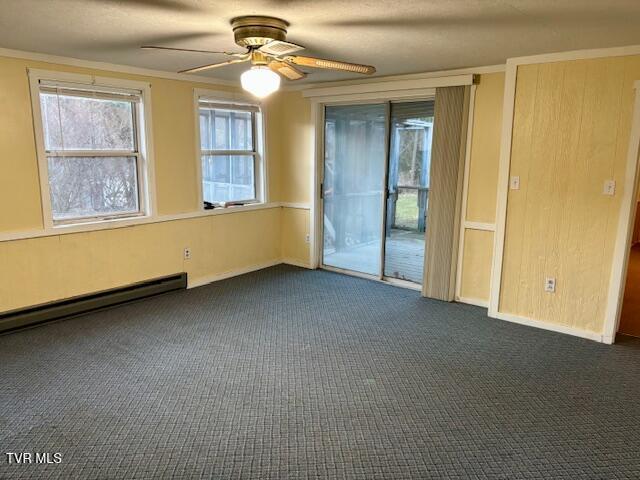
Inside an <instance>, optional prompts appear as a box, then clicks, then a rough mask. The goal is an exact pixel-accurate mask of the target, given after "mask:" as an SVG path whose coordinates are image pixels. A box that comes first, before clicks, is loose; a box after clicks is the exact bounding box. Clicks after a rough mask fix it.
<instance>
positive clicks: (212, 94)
mask: <svg viewBox="0 0 640 480" xmlns="http://www.w3.org/2000/svg"><path fill="white" fill-rule="evenodd" d="M203 102H206V103H210V104H211V105H212V106H217V107H218V108H220V109H228V110H234V108H235V109H237V110H245V111H246V110H248V109H252V110H253V109H255V110H256V111H255V112H253V113H254V115H253V119H254V120H253V121H252V122H251V128H252V143H253V150H252V151H249V150H203V149H202V144H201V138H202V132H201V131H200V104H201V103H203ZM193 106H194V122H195V123H194V127H195V146H196V172H197V182H198V186H197V187H198V189H197V191H198V205H199V207H198V210H199V211H210V210H207V209H206V208H205V205H204V192H203V190H204V176H203V172H202V156H203V155H213V156H216V155H218V156H223V155H229V156H232V155H242V156H246V155H251V156H252V157H253V186H254V192H255V198H253V199H237V200H229V202H228V203H227V205H226V207H227V208H230V207H234V206H235V207H237V206H243V205H260V204H265V203H267V201H268V200H267V167H266V165H267V161H266V157H267V155H266V148H265V138H266V128H265V123H266V122H265V116H266V114H265V107H264V104H263V103H262V102H260V101H258V100H256V99H255V98H252V97H249V96H247V95H243V94H241V93H231V92H222V91H218V90H209V89H202V88H195V89H194V95H193ZM214 206H215V208H216V209H218V208H222V206H223V202H219V203H218V202H216V203H214Z"/></svg>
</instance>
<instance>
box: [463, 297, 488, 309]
mask: <svg viewBox="0 0 640 480" xmlns="http://www.w3.org/2000/svg"><path fill="white" fill-rule="evenodd" d="M456 302H458V303H466V304H467V305H475V306H476V307H482V308H489V300H482V299H480V298H468V297H458V298H456Z"/></svg>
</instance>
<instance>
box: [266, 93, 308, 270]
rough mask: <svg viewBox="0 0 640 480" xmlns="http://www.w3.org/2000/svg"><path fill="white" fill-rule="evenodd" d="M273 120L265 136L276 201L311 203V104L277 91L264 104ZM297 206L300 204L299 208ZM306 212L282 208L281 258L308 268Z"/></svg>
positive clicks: (300, 98)
mask: <svg viewBox="0 0 640 480" xmlns="http://www.w3.org/2000/svg"><path fill="white" fill-rule="evenodd" d="M268 111H269V114H270V115H271V116H272V117H273V121H271V122H270V124H269V125H270V127H269V131H268V133H267V136H268V138H269V145H270V148H271V149H270V154H271V155H272V156H274V157H276V158H277V159H278V165H277V167H276V168H277V180H276V181H275V182H276V184H275V189H276V190H277V194H276V195H277V198H278V200H280V201H282V202H285V204H286V203H297V204H301V205H306V206H309V205H310V204H311V201H312V199H311V178H312V172H313V155H312V152H313V148H314V145H313V133H314V128H315V125H314V124H313V121H312V119H311V103H310V102H309V100H308V99H306V98H304V97H303V96H302V93H301V92H296V91H292V92H279V93H278V94H276V95H274V96H273V98H272V99H271V100H270V101H269V104H268ZM299 206H300V205H299ZM309 213H310V212H309V210H308V209H306V210H305V209H302V208H290V207H287V206H286V205H285V206H284V207H283V208H282V246H281V248H282V257H283V258H284V259H285V260H289V261H292V262H293V263H298V264H300V265H305V266H308V265H310V264H311V258H310V248H309V244H308V243H307V242H306V240H305V237H306V235H307V234H309V225H310V223H309V222H310V215H309Z"/></svg>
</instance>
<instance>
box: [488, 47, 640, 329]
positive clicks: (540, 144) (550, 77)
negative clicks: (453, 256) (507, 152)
mask: <svg viewBox="0 0 640 480" xmlns="http://www.w3.org/2000/svg"><path fill="white" fill-rule="evenodd" d="M637 79H640V57H638V56H634V57H617V58H601V59H592V60H578V61H566V62H557V63H547V64H537V65H524V66H520V67H519V68H518V72H517V85H516V103H515V112H514V123H513V138H512V153H511V166H510V175H512V176H513V175H518V176H520V190H510V191H509V195H508V204H507V224H506V237H505V238H506V239H505V252H504V264H503V274H502V286H501V295H500V311H501V312H505V313H511V314H515V315H520V316H523V317H528V318H533V319H536V320H543V321H547V322H552V323H556V324H560V325H563V326H569V327H575V328H579V329H583V330H587V331H592V332H600V331H601V330H602V327H603V323H604V310H605V302H606V296H607V290H608V285H609V277H610V270H611V264H612V255H613V247H614V240H615V235H616V227H617V222H618V216H619V211H620V201H621V198H622V195H623V185H624V181H623V180H624V173H625V163H626V154H627V148H628V143H629V133H630V122H631V116H632V107H633V94H634V92H633V82H634V81H635V80H637ZM607 179H613V180H615V181H616V184H617V191H616V195H615V196H605V195H603V194H602V189H603V183H604V181H605V180H607ZM545 277H556V279H557V287H556V288H557V291H556V293H553V294H552V293H545V292H544V290H543V283H544V279H545Z"/></svg>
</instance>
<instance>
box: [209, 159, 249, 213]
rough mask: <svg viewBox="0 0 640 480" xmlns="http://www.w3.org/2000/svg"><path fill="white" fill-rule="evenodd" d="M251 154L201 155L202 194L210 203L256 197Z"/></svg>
mask: <svg viewBox="0 0 640 480" xmlns="http://www.w3.org/2000/svg"><path fill="white" fill-rule="evenodd" d="M253 168H254V161H253V155H203V156H202V196H203V199H204V201H206V202H211V203H218V202H231V201H239V200H254V199H255V198H256V192H255V181H254V171H253Z"/></svg>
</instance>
